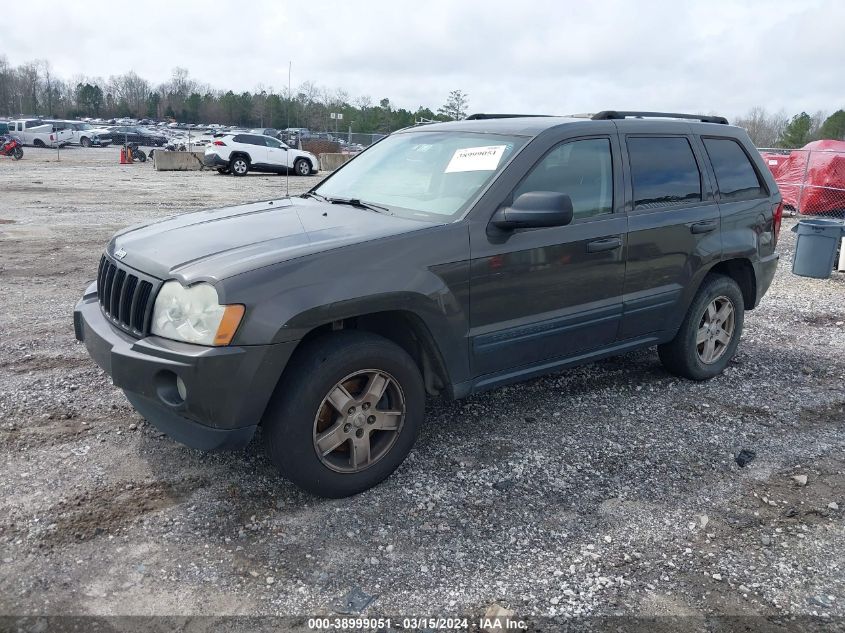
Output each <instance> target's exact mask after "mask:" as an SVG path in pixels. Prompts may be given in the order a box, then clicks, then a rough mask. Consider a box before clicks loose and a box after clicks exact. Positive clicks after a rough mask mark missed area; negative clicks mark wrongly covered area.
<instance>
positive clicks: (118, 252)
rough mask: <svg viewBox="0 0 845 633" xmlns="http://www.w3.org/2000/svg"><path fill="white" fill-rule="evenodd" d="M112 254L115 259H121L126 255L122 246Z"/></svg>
mask: <svg viewBox="0 0 845 633" xmlns="http://www.w3.org/2000/svg"><path fill="white" fill-rule="evenodd" d="M114 256H115V257H117V259H123V258H124V257H126V251H125V250H124V249H122V248H119V249H117V250H116V251H115V252H114Z"/></svg>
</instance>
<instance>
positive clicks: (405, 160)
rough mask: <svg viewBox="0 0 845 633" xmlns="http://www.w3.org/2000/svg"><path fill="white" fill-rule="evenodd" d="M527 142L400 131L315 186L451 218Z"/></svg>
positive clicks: (402, 211) (330, 193)
mask: <svg viewBox="0 0 845 633" xmlns="http://www.w3.org/2000/svg"><path fill="white" fill-rule="evenodd" d="M525 141H526V139H525V138H523V137H518V136H502V135H498V134H474V133H471V132H424V131H419V132H405V133H401V134H395V135H393V136H388V137H387V138H386V139H384V140H383V141H380V142H379V143H377V144H376V145H374V146H373V147H371V148H370V149H368V150H367V151H366V152H364V153H363V154H361V155H360V156H358V157H357V158H356V159H355V160H354V161H352V162H351V163H349V164H348V165H346V166H345V167H344V168H343V169H341V170H340V171H338V172H337V173H336V174H335V175H333V176H332V177H331V178H329V179H328V180H326V182H324V183H323V184H321V185H320V186H319V187H317V189H315V190H314V191H315V193H317V194H319V195H321V196H324V197H326V198H341V199H345V200H350V199H354V200H360V201H361V202H363V203H371V204H374V205H379V206H382V207H387V208H388V209H389V210H390V211H391V212H392V213H395V214H396V215H402V216H409V217H420V218H437V219H447V218H451V217H455V216H457V215H458V214H460V213H462V212H463V211H464V210H465V209H466V207H467V205H468V204H469V203H470V202H471V201H472V200H473V199H474V197H475V195H476V194H477V193H479V192H480V191H481V190H482V189H483V188H484V187H485V186H486V185H487V183H489V182H490V181H491V180H492V179H493V176H495V175H496V174H497V173H498V172H499V171H500V170H501V169H502V167H503V166H504V165H505V163H507V161H508V159H509V158H510V157H511V156H512V155H513V153H514V151H516V150H517V149H518V148H520V147H521V146H522V145H523V144H524V143H525Z"/></svg>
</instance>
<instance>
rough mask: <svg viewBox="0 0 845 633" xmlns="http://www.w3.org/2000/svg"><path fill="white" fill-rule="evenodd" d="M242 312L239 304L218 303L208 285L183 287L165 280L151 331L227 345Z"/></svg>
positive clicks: (189, 339)
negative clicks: (223, 304) (224, 304)
mask: <svg viewBox="0 0 845 633" xmlns="http://www.w3.org/2000/svg"><path fill="white" fill-rule="evenodd" d="M243 315H244V307H243V306H242V305H239V304H233V305H226V306H222V305H220V304H219V303H218V298H217V291H216V290H215V289H214V286H212V285H211V284H207V283H199V284H195V285H193V286H189V287H187V288H186V287H185V286H183V285H182V284H180V283H179V282H178V281H168V282H166V283H165V284H164V285H163V286H162V287H161V290H159V292H158V297H156V302H155V307H154V308H153V325H152V328H151V332H152V333H153V334H156V335H158V336H163V337H164V338H170V339H174V340H177V341H185V342H187V343H197V344H198V345H228V344H229V343H230V342H231V340H232V338H233V337H234V336H235V331H236V330H237V329H238V325H240V322H241V318H243Z"/></svg>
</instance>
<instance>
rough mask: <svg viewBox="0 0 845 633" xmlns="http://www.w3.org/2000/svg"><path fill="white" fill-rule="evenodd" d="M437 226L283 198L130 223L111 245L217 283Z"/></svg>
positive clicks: (159, 268) (141, 261)
mask: <svg viewBox="0 0 845 633" xmlns="http://www.w3.org/2000/svg"><path fill="white" fill-rule="evenodd" d="M431 226H433V225H432V224H431V223H430V222H423V221H420V220H409V219H405V218H400V217H397V216H391V215H387V214H384V213H378V212H375V211H370V210H367V209H357V208H355V207H351V206H348V205H339V204H331V203H327V202H320V201H317V200H313V199H310V198H282V199H279V200H265V201H262V202H254V203H251V204H245V205H241V206H237V207H226V208H223V209H210V210H208V211H197V212H194V213H186V214H184V215H180V216H176V217H172V218H167V219H164V220H161V221H159V222H155V223H153V224H146V225H143V226H136V227H130V228H128V229H125V230H124V231H122V232H120V233H118V234H116V235H115V236H114V237H113V238H112V240H111V242H110V243H109V245H108V248H107V249H106V252H107V253H108V255H109V256H111V257H113V258H115V259H116V260H118V261H121V262H123V263H124V264H125V265H127V266H130V267H132V268H135V269H136V270H139V271H141V272H143V273H146V274H148V275H152V276H153V277H157V278H159V279H178V280H179V281H181V282H182V283H184V284H191V283H195V282H197V281H210V282H212V283H214V282H216V281H219V280H221V279H225V278H227V277H232V276H234V275H238V274H240V273H243V272H247V271H249V270H254V269H256V268H261V267H264V266H269V265H270V264H275V263H278V262H282V261H287V260H290V259H294V258H297V257H303V256H305V255H311V254H314V253H318V252H320V251H327V250H331V249H335V248H340V247H342V246H347V245H350V244H356V243H360V242H365V241H368V240H373V239H377V238H381V237H388V236H391V235H398V234H400V233H407V232H410V231H416V230H420V229H424V228H430V227H431ZM115 252H119V255H122V257H116V256H115Z"/></svg>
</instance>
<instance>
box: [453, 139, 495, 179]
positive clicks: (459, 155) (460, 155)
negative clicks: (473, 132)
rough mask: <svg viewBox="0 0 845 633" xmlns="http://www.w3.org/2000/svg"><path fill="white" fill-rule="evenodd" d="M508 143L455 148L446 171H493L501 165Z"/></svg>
mask: <svg viewBox="0 0 845 633" xmlns="http://www.w3.org/2000/svg"><path fill="white" fill-rule="evenodd" d="M506 148H507V145H488V146H487V147H465V148H463V149H458V150H455V153H454V154H453V155H452V160H450V161H449V164H448V165H447V166H446V171H445V172H444V173H447V174H450V173H452V172H457V171H493V170H494V169H496V167H498V166H499V161H500V160H502V155H503V154H504V153H505V149H506Z"/></svg>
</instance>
